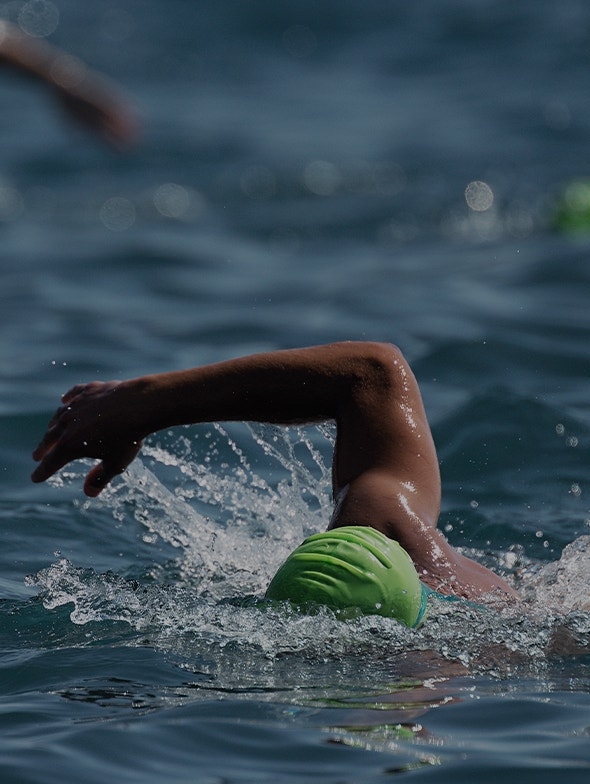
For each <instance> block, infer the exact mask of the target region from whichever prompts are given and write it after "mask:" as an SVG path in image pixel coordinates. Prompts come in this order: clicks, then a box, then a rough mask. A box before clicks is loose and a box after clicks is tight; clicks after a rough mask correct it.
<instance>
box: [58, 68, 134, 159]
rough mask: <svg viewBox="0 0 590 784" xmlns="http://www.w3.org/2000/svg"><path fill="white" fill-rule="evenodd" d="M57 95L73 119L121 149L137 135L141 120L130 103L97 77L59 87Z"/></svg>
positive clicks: (132, 141) (127, 145) (128, 144)
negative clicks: (68, 86)
mask: <svg viewBox="0 0 590 784" xmlns="http://www.w3.org/2000/svg"><path fill="white" fill-rule="evenodd" d="M56 90H57V93H56V94H57V98H58V100H59V102H60V103H61V105H62V106H63V108H64V109H65V110H66V112H67V113H68V115H69V116H70V118H71V119H73V120H74V121H75V122H77V123H78V124H79V125H82V126H84V127H85V128H86V129H87V130H89V131H93V132H94V133H96V134H98V135H99V136H101V137H102V138H103V139H104V140H105V141H106V142H108V143H109V144H111V145H112V146H113V147H116V148H117V149H120V150H122V149H123V148H126V147H129V146H130V145H131V144H133V143H134V142H135V141H136V139H137V136H138V123H137V119H136V117H135V115H134V114H133V112H132V110H131V109H130V107H129V105H128V104H127V103H126V102H125V101H124V100H123V99H122V98H121V97H120V96H119V95H118V94H117V92H116V91H114V90H109V89H108V88H107V87H106V84H105V85H103V84H102V83H101V82H99V81H98V80H97V79H88V78H87V79H85V80H84V81H83V82H81V83H80V84H79V85H76V86H75V87H71V88H63V87H61V86H56Z"/></svg>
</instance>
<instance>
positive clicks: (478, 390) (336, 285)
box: [0, 0, 590, 784]
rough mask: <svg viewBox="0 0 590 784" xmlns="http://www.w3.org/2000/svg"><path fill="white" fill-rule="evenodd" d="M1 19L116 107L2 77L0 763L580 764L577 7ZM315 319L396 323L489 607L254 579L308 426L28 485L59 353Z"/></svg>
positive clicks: (585, 341) (89, 10)
mask: <svg viewBox="0 0 590 784" xmlns="http://www.w3.org/2000/svg"><path fill="white" fill-rule="evenodd" d="M2 16H3V17H5V18H10V19H12V20H15V21H20V23H21V24H23V25H24V26H25V27H27V29H29V30H30V31H32V32H34V33H35V34H36V35H47V36H48V39H49V40H50V41H52V42H53V43H54V44H56V45H59V46H61V47H63V48H65V49H66V50H67V51H68V52H70V53H72V54H74V55H77V56H79V57H82V58H83V59H84V60H85V61H86V62H88V63H90V64H91V65H92V66H94V67H95V68H98V69H100V70H102V71H103V72H105V73H106V74H108V75H109V76H110V77H111V78H112V79H114V80H115V81H116V82H118V83H119V84H120V85H121V86H122V88H123V89H124V90H125V91H126V93H127V94H128V95H129V96H130V97H131V99H132V100H133V101H134V102H135V104H136V106H137V108H138V112H139V113H140V115H141V118H142V135H141V139H140V140H139V142H138V144H137V145H136V146H135V147H134V148H133V149H131V150H130V151H128V152H127V153H122V154H121V153H117V152H113V151H111V150H109V149H108V148H106V147H105V146H102V145H100V144H98V143H96V142H95V141H94V139H92V138H91V137H90V136H88V135H86V134H85V133H83V132H82V131H80V130H78V129H77V128H74V127H72V126H71V125H70V124H68V123H67V122H64V120H63V118H62V117H61V116H60V115H59V114H58V113H57V112H56V111H55V107H54V105H53V104H52V103H51V101H50V98H49V97H48V96H47V94H45V93H44V92H43V91H42V90H41V89H40V88H38V87H37V86H35V85H32V84H30V83H28V82H26V81H25V80H23V79H20V78H17V77H16V76H15V75H13V74H8V73H2V74H0V93H1V104H0V106H1V108H0V275H1V284H0V299H1V306H0V329H1V331H2V340H1V342H0V367H1V372H0V482H1V488H2V490H1V495H0V525H1V541H2V547H1V550H0V778H1V780H2V782H3V784H11V783H12V782H19V783H20V782H22V783H23V784H24V782H31V783H33V782H34V783H35V784H46V783H47V784H50V783H51V782H61V783H63V782H78V781H84V782H87V784H92V783H93V782H97V783H98V782H100V784H103V782H105V781H111V782H142V784H152V783H153V784H156V783H157V784H161V782H167V783H169V784H176V783H177V782H178V783H180V782H183V783H184V782H187V783H188V782H195V783H198V784H217V782H232V784H246V782H256V784H260V783H261V782H267V781H268V782H273V784H274V783H276V782H278V784H293V783H295V782H303V781H305V782H319V783H320V784H341V783H342V782H346V783H352V782H354V783H355V784H356V783H357V782H358V783H359V784H360V783H361V782H363V783H364V782H370V783H376V782H386V781H392V780H393V779H395V778H401V779H406V780H408V781H415V782H418V781H429V782H445V783H446V782H450V781H453V782H456V783H457V782H469V783H470V784H471V783H472V782H475V781H477V782H478V783H479V784H481V783H482V782H488V781H490V782H492V781H493V782H497V781H498V779H499V777H500V776H502V777H503V780H504V781H505V782H506V783H507V784H517V782H518V784H524V783H525V782H529V781H534V782H549V781H551V782H553V781H555V780H567V781H568V782H572V783H574V782H575V783H576V784H577V783H578V782H580V783H581V782H584V783H585V782H587V781H588V780H589V778H588V777H589V776H590V654H589V647H588V646H589V644H590V604H589V600H588V587H589V585H590V484H589V479H588V447H589V442H590V403H589V397H590V394H589V392H590V390H589V383H588V377H589V373H590V354H589V344H590V306H589V302H590V234H586V233H585V232H584V230H583V226H582V230H580V231H575V232H572V231H569V230H567V231H566V229H567V226H568V224H569V223H572V222H573V220H572V221H568V219H569V218H571V217H572V215H571V211H572V210H573V209H574V207H575V206H576V204H575V199H574V198H573V197H572V189H571V188H570V190H569V191H568V199H566V201H565V202H563V199H562V194H563V193H564V189H567V186H568V184H570V185H571V183H572V182H574V181H577V180H578V179H579V178H584V177H586V176H590V99H589V97H588V96H589V86H590V5H589V4H588V3H587V2H586V0H560V2H549V1H548V0H495V1H494V0H414V2H411V3H408V2H396V1H395V0H364V2H362V3H359V2H352V0H319V1H318V0H316V1H315V2H311V0H298V1H297V2H292V3H278V2H273V1H272V0H250V1H249V2H244V1H243V0H242V1H241V2H240V1H238V0H190V1H189V0H94V2H92V3H90V2H80V0H53V3H49V2H45V0H33V1H32V2H27V3H23V2H4V3H0V17H2ZM573 193H574V196H575V195H576V193H577V194H578V195H579V193H580V189H579V188H578V190H577V191H575V190H574V191H573ZM560 199H562V204H563V203H565V207H562V211H561V215H562V217H561V220H558V221H556V214H557V212H558V207H557V204H558V202H559V200H560ZM564 211H565V213H566V218H564V217H563V214H564ZM579 222H580V221H579ZM581 223H582V224H583V223H584V216H582V218H581ZM334 339H379V340H390V341H393V342H395V343H397V344H398V345H400V346H401V347H402V349H403V350H404V351H405V353H406V355H407V356H408V358H409V359H410V361H411V362H412V364H413V367H414V369H415V372H416V374H417V376H418V379H419V381H420V383H421V386H422V389H423V393H424V398H425V402H426V406H427V410H428V413H429V416H430V419H431V422H432V426H433V431H434V435H435V439H436V442H437V445H438V448H439V452H440V459H441V464H442V473H443V494H444V501H443V512H442V517H441V523H440V524H441V526H442V527H443V529H444V530H445V531H446V533H447V535H448V536H449V538H450V540H451V541H452V542H453V543H454V544H455V545H457V546H460V547H463V548H465V550H466V552H469V553H471V554H472V555H474V556H475V557H476V558H478V559H480V560H481V561H482V562H483V563H486V564H488V565H491V566H492V567H493V568H495V569H498V570H499V571H500V572H502V573H504V574H506V575H507V576H508V578H509V579H511V580H512V581H513V582H514V583H515V585H517V587H518V588H519V590H521V591H522V593H523V595H524V597H525V599H526V604H525V608H524V609H520V610H518V611H512V612H511V613H508V614H495V613H492V612H488V613H485V614H482V613H479V612H477V611H475V610H473V609H471V608H460V607H456V606H454V605H447V606H445V607H437V606H433V607H432V609H431V613H430V618H429V620H428V622H427V623H426V624H425V626H424V627H423V628H422V629H421V630H418V631H415V630H407V629H405V628H401V627H399V626H398V625H397V624H396V623H395V622H394V621H390V620H387V619H382V618H365V619H360V620H356V621H353V622H349V623H341V622H338V621H336V620H334V618H333V617H331V616H330V614H329V613H328V612H326V613H320V614H319V615H317V616H314V617H297V616H289V615H288V614H287V613H285V612H284V611H281V610H280V609H278V608H274V609H269V610H267V611H266V612H263V611H261V609H260V608H259V607H258V606H256V603H255V598H256V597H257V596H260V595H261V594H262V593H263V592H264V588H265V586H266V584H267V582H268V579H269V577H270V576H271V574H272V573H273V570H274V568H275V566H276V565H277V564H278V563H279V562H280V561H281V559H282V558H283V557H284V556H285V555H286V553H287V552H288V551H289V550H290V549H291V548H292V547H293V546H294V545H296V544H297V543H298V542H299V541H300V540H301V538H302V537H303V535H304V534H307V533H309V532H311V531H315V530H320V529H321V528H322V527H324V526H325V523H326V520H327V517H328V515H329V510H330V500H329V461H330V449H331V438H332V432H331V430H330V428H329V427H326V428H322V429H316V428H308V429H303V430H293V431H289V432H284V431H281V430H276V429H272V428H265V427H256V428H254V427H248V426H246V425H243V426H242V425H234V426H231V427H224V426H217V427H215V426H211V427H198V428H184V429H180V430H176V431H173V432H170V433H163V434H160V435H158V436H156V437H154V438H152V439H151V440H150V442H149V444H148V446H147V448H146V450H145V451H144V453H143V456H142V459H141V461H138V462H137V463H135V464H134V465H133V466H132V468H131V470H130V471H129V473H128V474H126V475H125V477H123V478H122V479H120V480H118V481H117V482H116V483H114V485H113V487H112V489H111V490H110V491H109V492H108V493H105V494H104V496H103V497H101V499H99V500H96V501H91V502H90V501H88V500H87V499H85V498H84V497H83V496H82V493H81V482H80V478H81V476H82V473H83V471H84V467H83V466H80V465H73V466H71V467H70V468H69V469H68V470H67V471H65V472H63V473H62V474H61V475H60V476H59V477H58V478H57V479H55V480H54V481H52V482H51V483H49V484H46V485H42V486H33V485H31V484H30V482H29V473H30V471H31V469H32V462H31V459H30V452H31V450H32V448H33V446H34V445H35V443H36V441H37V439H38V438H39V436H40V434H41V433H42V432H43V429H44V426H45V423H46V421H47V419H48V417H49V416H50V414H51V413H52V411H53V410H54V408H55V406H56V405H57V402H58V397H59V395H60V394H61V392H63V391H64V390H65V389H67V388H68V387H69V386H70V385H72V384H73V383H76V382H78V381H84V380H91V379H93V378H100V379H110V378H113V377H126V376H131V375H136V374H139V373H145V372H153V371H159V370H166V369H172V368H181V367H185V366H191V365H196V364H200V363H204V362H208V361H213V360H217V359H222V358H225V357H230V356H235V355H239V354H243V353H247V352H251V351H256V350H265V349H274V348H285V347H291V346H298V345H306V344H315V343H321V342H326V341H329V340H334Z"/></svg>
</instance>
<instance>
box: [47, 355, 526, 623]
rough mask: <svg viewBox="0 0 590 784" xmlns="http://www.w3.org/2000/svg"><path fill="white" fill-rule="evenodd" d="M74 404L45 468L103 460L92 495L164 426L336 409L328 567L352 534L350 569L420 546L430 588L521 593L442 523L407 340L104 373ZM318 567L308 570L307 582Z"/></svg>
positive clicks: (74, 395)
mask: <svg viewBox="0 0 590 784" xmlns="http://www.w3.org/2000/svg"><path fill="white" fill-rule="evenodd" d="M62 403H63V405H62V406H61V407H60V408H58V409H57V411H56V413H55V415H54V416H53V418H52V419H51V421H50V422H49V425H48V428H47V431H46V433H45V435H44V436H43V438H42V439H41V441H40V443H39V445H38V446H37V448H36V449H35V451H34V452H33V458H34V460H35V461H38V466H37V467H36V469H35V471H34V472H33V474H32V480H33V481H34V482H43V481H45V480H46V479H48V478H49V477H50V476H52V475H53V474H55V473H56V472H57V471H59V470H60V469H61V468H63V467H64V466H65V465H67V464H68V463H69V462H71V461H73V460H76V459H79V458H95V459H97V460H98V461H100V462H98V463H96V464H95V465H94V466H93V467H92V468H91V469H90V471H89V473H88V475H87V477H86V480H85V484H84V492H85V493H86V495H88V496H90V497H95V496H98V495H99V493H100V492H101V491H102V490H103V489H104V488H105V487H106V486H107V485H108V483H109V482H110V481H111V480H112V479H113V478H114V477H115V476H117V475H118V474H120V473H122V472H123V471H124V470H125V469H126V467H127V466H128V465H129V463H131V461H132V460H133V459H134V458H135V457H136V455H137V454H138V452H139V451H140V449H141V446H142V442H143V440H144V439H145V438H146V437H147V436H148V435H150V434H151V433H154V432H156V431H158V430H162V429H166V428H170V427H173V426H176V425H185V424H190V423H200V422H220V421H256V422H267V423H273V424H280V425H294V424H305V423H314V422H322V421H326V420H334V421H335V422H336V443H335V449H334V456H333V464H332V484H333V496H334V502H335V503H334V511H333V514H332V518H331V520H330V522H329V525H328V531H327V532H326V533H324V534H318V535H317V537H319V539H320V542H319V543H318V542H317V541H316V540H314V537H312V540H314V542H313V543H312V545H311V547H312V550H314V554H312V555H313V558H315V559H316V561H315V566H314V570H315V573H316V574H317V573H318V572H321V571H322V569H323V566H322V564H333V563H334V556H335V555H337V556H338V559H339V561H340V562H342V558H341V554H342V552H343V551H342V547H344V548H345V549H346V551H347V552H351V551H353V550H354V552H353V554H352V559H351V561H350V563H348V564H345V566H344V568H345V570H346V571H347V573H348V574H350V573H351V572H354V573H355V574H358V570H359V568H362V569H364V568H365V565H366V563H367V561H366V559H367V558H369V557H371V558H372V554H373V555H376V556H377V560H380V561H381V562H384V561H385V559H386V558H387V559H389V560H390V561H391V562H392V563H394V565H395V566H396V569H397V568H398V567H399V569H400V570H401V572H396V574H398V575H399V574H402V573H404V574H405V571H404V570H406V568H407V567H406V565H404V564H403V563H402V562H400V561H399V558H400V557H401V558H402V560H403V558H404V556H405V557H406V558H407V557H408V556H409V559H408V560H411V562H412V564H413V567H415V570H416V572H417V578H418V577H419V580H420V581H421V584H423V585H425V586H426V587H427V589H429V590H434V591H437V592H439V593H440V594H443V595H445V596H450V597H461V598H463V599H467V600H470V601H475V602H478V603H483V602H488V601H496V602H497V601H498V600H500V601H502V602H505V601H510V600H515V599H517V595H516V593H515V592H514V591H513V589H512V588H511V587H510V586H509V585H508V584H507V583H506V582H505V581H504V580H503V579H502V578H501V577H499V576H498V575H496V574H495V573H494V572H492V571H490V570H489V569H487V568H485V567H484V566H482V565H481V564H479V563H477V562H476V561H473V560H471V559H470V558H467V557H465V556H464V555H461V554H460V553H458V552H457V551H456V550H455V549H454V548H453V547H452V546H451V545H450V544H449V543H448V541H447V540H446V538H445V537H444V535H443V534H442V532H441V531H440V530H439V529H438V528H437V521H438V517H439V513H440V502H441V481H440V472H439V466H438V459H437V454H436V449H435V446H434V441H433V439H432V434H431V432H430V427H429V424H428V421H427V418H426V413H425V410H424V405H423V403H422V398H421V395H420V390H419V388H418V384H417V381H416V379H415V377H414V374H413V373H412V370H411V369H410V367H409V365H408V363H407V361H406V360H405V358H404V356H403V355H402V353H401V351H400V350H399V349H398V348H397V347H396V346H393V345H390V344H385V343H371V342H341V343H334V344H330V345H325V346H315V347H311V348H300V349H290V350H283V351H273V352H268V353H262V354H254V355H251V356H246V357H242V358H238V359H232V360H226V361H223V362H219V363H215V364H212V365H205V366H202V367H197V368H193V369H190V370H182V371H172V372H168V373H160V374H155V375H148V376H142V377H139V378H135V379H131V380H127V381H110V382H99V381H94V382H91V383H88V384H79V385H77V386H75V387H73V388H72V389H71V390H69V392H66V393H65V395H64V396H63V398H62ZM359 532H360V535H359ZM347 537H348V539H347ZM359 539H360V540H362V541H360V543H359ZM342 540H345V541H344V544H343V543H342ZM308 542H309V540H308ZM351 542H352V544H351ZM380 542H381V543H380ZM388 543H389V544H392V545H393V544H394V543H398V545H399V549H400V550H401V552H402V553H403V552H404V551H405V553H404V556H399V554H398V553H391V552H390V550H391V548H389V549H388ZM396 546H397V545H396ZM302 547H303V548H305V547H308V548H309V547H310V545H308V544H305V543H304V545H302ZM359 547H361V548H363V549H362V552H361V551H360V550H359V549H358V548H359ZM318 548H319V550H318ZM334 548H337V552H336V551H335V550H334ZM338 548H340V549H338ZM371 551H372V552H371ZM359 553H360V555H359ZM318 554H319V559H318ZM405 554H407V555H405ZM293 556H295V560H299V562H301V563H307V564H309V557H308V556H306V555H305V553H303V557H302V553H301V551H300V548H298V549H297V550H296V551H295V552H294V553H293V554H292V556H290V559H291V560H289V559H287V562H286V564H285V565H284V566H283V567H282V569H280V570H279V573H278V575H277V577H276V578H275V580H273V583H276V582H279V583H282V584H283V585H285V584H294V581H297V580H298V579H299V577H301V574H300V573H299V574H296V569H295V571H294V565H293V560H294V559H293ZM359 559H360V561H359ZM326 570H327V571H329V569H328V567H326ZM377 571H378V570H377ZM281 574H282V578H281ZM308 578H309V571H308V572H306V573H305V574H304V575H303V581H301V580H300V582H299V585H302V584H303V583H305V581H306V580H307V581H308ZM341 578H342V573H339V575H338V576H337V577H335V578H334V579H333V580H332V578H331V577H326V578H325V580H328V579H330V580H332V587H331V588H330V589H329V590H331V591H332V592H334V591H335V590H339V586H340V585H342V584H343V580H342V579H341ZM417 578H416V579H417ZM376 579H379V576H378V574H377V578H376ZM396 579H402V578H401V577H396ZM403 579H405V578H403ZM411 579H413V577H412V578H411ZM325 580H324V581H325ZM339 581H340V582H339ZM308 582H309V581H308ZM344 582H345V581H344ZM273 583H271V588H272V585H273ZM413 585H414V588H415V581H414V583H413ZM414 588H412V590H411V591H410V594H411V596H410V600H411V603H412V607H411V608H410V609H407V608H406V609H404V610H403V612H402V615H403V613H406V616H404V617H401V618H400V619H401V620H403V621H404V622H406V623H407V625H410V626H413V625H416V624H417V623H418V622H419V621H420V619H421V613H422V614H423V611H424V607H423V606H418V605H420V604H421V597H419V596H418V592H417V591H416V590H414ZM297 590H301V589H297ZM281 591H282V589H281V588H280V586H279V589H278V591H275V590H271V592H270V595H271V597H272V598H281V597H282V596H283V593H281ZM286 598H290V597H286ZM294 598H295V599H297V598H305V597H304V596H303V597H297V596H296V597H294ZM422 598H423V597H422ZM385 600H386V601H389V599H387V597H385ZM329 603H330V602H328V604H329ZM422 605H423V602H422ZM381 614H383V613H381ZM392 614H393V615H396V613H395V612H392ZM398 615H399V614H398Z"/></svg>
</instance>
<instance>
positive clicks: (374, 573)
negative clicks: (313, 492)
mask: <svg viewBox="0 0 590 784" xmlns="http://www.w3.org/2000/svg"><path fill="white" fill-rule="evenodd" d="M266 598H267V599H274V600H277V601H288V602H291V603H292V604H294V605H297V606H301V607H305V606H306V605H312V604H316V605H318V604H319V605H325V606H327V607H330V608H332V609H333V610H336V612H337V614H338V615H340V616H341V617H354V616H355V615H359V614H363V615H384V616H386V617H388V618H396V619H397V620H398V621H401V622H402V623H404V624H405V625H406V626H418V625H419V624H420V622H421V621H422V619H423V616H424V612H425V609H426V592H425V591H423V586H422V583H421V582H420V580H419V578H418V574H417V572H416V569H415V567H414V564H413V563H412V560H411V558H410V556H409V555H408V554H407V553H406V551H405V550H404V549H403V548H402V547H401V546H400V545H399V544H398V543H397V542H395V541H394V540H393V539H389V538H388V537H387V536H385V535H384V534H382V533H380V532H379V531H376V530H375V529H374V528H368V527H366V526H356V525H355V526H343V527H341V528H334V529H333V530H331V531H326V532H325V533H321V534H314V535H313V536H310V537H309V538H307V539H306V540H305V541H304V542H303V544H301V545H299V547H298V548H297V549H296V550H294V551H293V552H292V553H291V555H290V556H289V557H288V558H287V560H286V561H285V562H284V563H283V565H282V566H281V567H280V568H279V570H278V572H277V573H276V574H275V576H274V577H273V579H272V581H271V583H270V585H269V586H268V590H267V592H266Z"/></svg>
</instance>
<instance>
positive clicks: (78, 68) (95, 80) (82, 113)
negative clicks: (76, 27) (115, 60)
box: [0, 20, 138, 149]
mask: <svg viewBox="0 0 590 784" xmlns="http://www.w3.org/2000/svg"><path fill="white" fill-rule="evenodd" d="M3 65H4V66H8V67H10V68H12V69H14V70H16V71H19V72H20V73H23V74H25V75H27V76H28V77H30V78H32V79H34V80H36V81H39V82H41V83H43V84H45V85H47V86H48V87H49V89H50V90H51V91H52V92H53V94H54V95H55V97H56V98H57V100H58V101H59V103H60V104H61V105H62V106H63V107H64V108H65V110H66V112H67V113H68V115H69V116H70V118H72V119H73V120H75V121H76V122H78V123H79V124H81V125H83V126H85V127H86V128H87V129H89V130H91V131H93V132H95V133H97V134H98V135H99V136H100V137H101V138H102V139H104V140H105V141H107V142H108V143H109V144H111V145H113V146H115V147H117V148H118V149H123V148H125V147H127V146H129V145H130V144H132V143H133V142H134V141H135V139H136V138H137V132H138V123H137V118H136V116H135V113H134V112H133V111H132V109H131V108H130V106H129V103H128V101H127V100H125V99H124V98H123V97H122V96H121V95H120V93H119V91H118V90H117V89H116V88H115V87H113V85H112V84H110V82H109V81H108V80H107V79H106V77H104V76H102V75H101V74H98V73H97V72H95V71H92V70H91V69H90V68H89V67H88V66H87V65H86V64H85V63H83V62H82V61H81V60H79V59H78V58H77V57H74V56H72V55H70V54H67V53H66V52H63V51H61V50H60V49H57V48H55V47H54V46H51V45H50V44H48V43H47V42H46V41H43V40H40V39H35V38H31V37H30V36H29V35H26V34H25V33H23V32H22V31H21V30H20V29H19V28H18V27H15V26H14V25H12V24H10V23H9V22H6V21H3V20H0V66H3Z"/></svg>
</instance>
